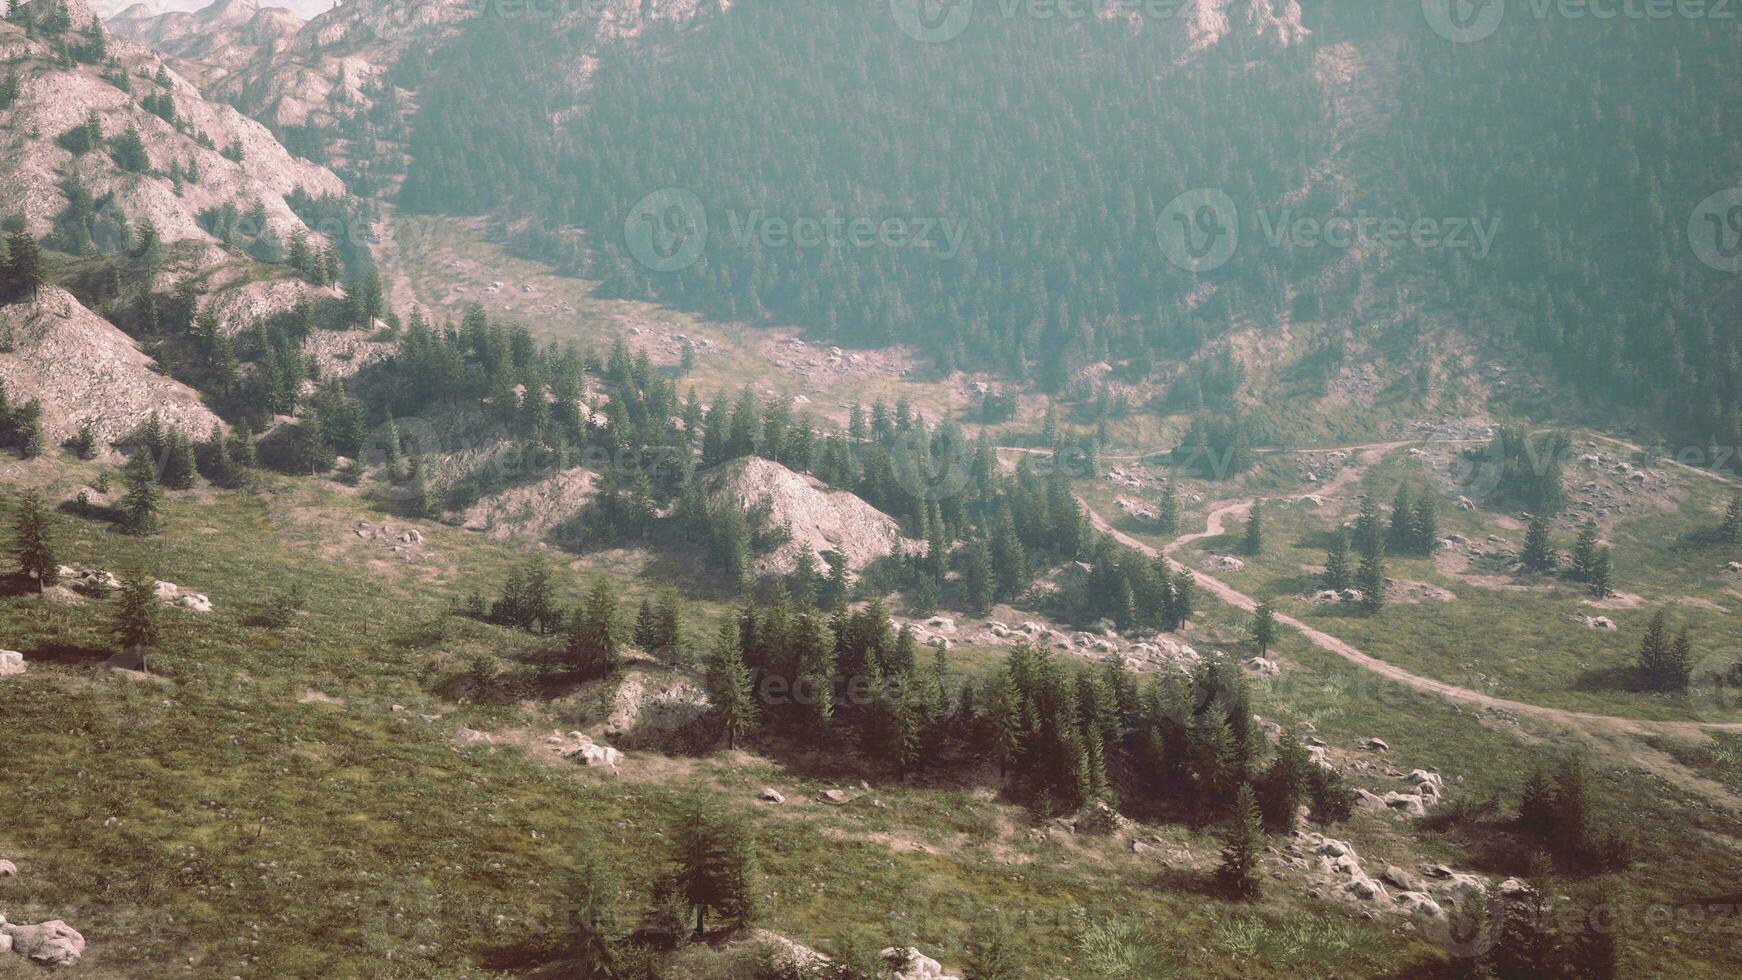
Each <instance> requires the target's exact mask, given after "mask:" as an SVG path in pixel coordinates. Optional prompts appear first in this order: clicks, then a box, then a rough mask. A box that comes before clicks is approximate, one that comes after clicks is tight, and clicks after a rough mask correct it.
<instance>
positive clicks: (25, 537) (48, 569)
mask: <svg viewBox="0 0 1742 980" xmlns="http://www.w3.org/2000/svg"><path fill="white" fill-rule="evenodd" d="M13 541H14V545H15V547H16V549H17V552H18V572H19V574H20V575H22V576H24V578H25V579H26V580H27V581H28V582H29V583H30V585H31V587H32V588H34V589H35V590H36V591H37V592H41V591H43V590H44V589H47V588H49V587H51V586H53V585H54V584H55V582H56V581H57V580H58V578H59V575H60V565H59V563H57V562H56V561H55V557H54V545H53V543H52V542H51V541H50V540H49V533H48V514H47V513H46V512H45V510H44V508H43V506H42V494H40V493H38V492H36V491H35V490H31V491H28V492H27V493H25V495H24V501H23V503H22V505H21V506H20V507H19V509H18V524H17V533H16V535H15V536H14V538H13Z"/></svg>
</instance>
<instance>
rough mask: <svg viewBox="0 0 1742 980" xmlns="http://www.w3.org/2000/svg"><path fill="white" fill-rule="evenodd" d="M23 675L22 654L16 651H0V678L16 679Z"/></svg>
mask: <svg viewBox="0 0 1742 980" xmlns="http://www.w3.org/2000/svg"><path fill="white" fill-rule="evenodd" d="M22 673H24V654H22V653H19V652H18V651H16V650H0V677H16V676H17V675H19V674H22Z"/></svg>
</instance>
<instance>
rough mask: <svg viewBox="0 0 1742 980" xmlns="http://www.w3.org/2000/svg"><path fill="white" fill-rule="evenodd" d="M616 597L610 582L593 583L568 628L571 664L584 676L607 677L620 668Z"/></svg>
mask: <svg viewBox="0 0 1742 980" xmlns="http://www.w3.org/2000/svg"><path fill="white" fill-rule="evenodd" d="M617 629H618V627H617V596H616V595H615V594H614V593H613V592H612V591H611V583H610V582H608V581H606V580H605V579H600V580H598V581H597V582H595V583H593V588H592V589H591V590H590V591H588V593H587V597H586V598H585V599H583V600H582V601H581V607H580V608H579V609H576V610H575V613H574V618H573V620H572V622H571V624H570V626H569V636H568V646H567V650H568V658H569V664H570V666H572V667H573V668H574V669H575V670H577V671H579V672H580V674H581V675H582V676H583V677H604V676H606V675H608V674H610V673H611V672H612V671H614V670H616V669H617Z"/></svg>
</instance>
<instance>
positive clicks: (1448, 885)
mask: <svg viewBox="0 0 1742 980" xmlns="http://www.w3.org/2000/svg"><path fill="white" fill-rule="evenodd" d="M1440 891H1441V892H1442V893H1443V894H1444V895H1445V896H1446V898H1447V900H1449V901H1450V902H1451V903H1452V904H1453V905H1456V906H1458V907H1459V908H1463V907H1464V906H1465V905H1466V903H1470V902H1480V901H1483V900H1485V899H1486V898H1487V897H1488V883H1487V882H1485V881H1483V880H1482V879H1480V878H1478V877H1476V876H1475V875H1470V874H1461V873H1459V872H1456V871H1454V872H1452V874H1451V876H1450V877H1449V878H1448V879H1447V880H1446V882H1445V883H1444V884H1442V885H1441V886H1440Z"/></svg>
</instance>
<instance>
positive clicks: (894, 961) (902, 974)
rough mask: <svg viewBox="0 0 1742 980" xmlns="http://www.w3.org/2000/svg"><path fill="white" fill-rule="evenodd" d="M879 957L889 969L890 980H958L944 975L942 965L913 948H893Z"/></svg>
mask: <svg viewBox="0 0 1742 980" xmlns="http://www.w3.org/2000/svg"><path fill="white" fill-rule="evenodd" d="M879 955H881V956H882V957H883V962H884V964H885V965H887V966H888V967H889V970H890V973H889V980H956V978H954V977H949V976H947V975H946V974H945V973H944V967H943V964H942V963H939V962H938V961H937V960H934V959H932V958H931V957H929V956H927V955H925V954H924V953H922V952H920V951H919V950H917V949H914V948H913V947H912V946H909V947H907V948H906V949H899V948H896V947H894V946H891V947H890V948H888V949H886V950H884V951H883V952H882V953H881V954H879Z"/></svg>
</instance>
